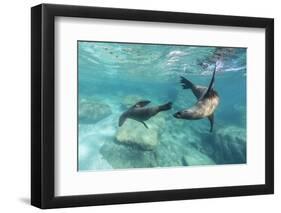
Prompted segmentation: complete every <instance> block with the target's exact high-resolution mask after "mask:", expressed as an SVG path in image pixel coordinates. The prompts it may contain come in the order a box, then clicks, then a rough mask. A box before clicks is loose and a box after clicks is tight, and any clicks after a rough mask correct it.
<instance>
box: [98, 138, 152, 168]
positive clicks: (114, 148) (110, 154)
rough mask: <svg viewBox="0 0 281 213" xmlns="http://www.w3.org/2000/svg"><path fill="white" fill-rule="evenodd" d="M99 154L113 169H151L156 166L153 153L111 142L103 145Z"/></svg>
mask: <svg viewBox="0 0 281 213" xmlns="http://www.w3.org/2000/svg"><path fill="white" fill-rule="evenodd" d="M100 153H101V154H102V156H103V158H104V159H105V160H106V161H107V162H108V163H109V164H110V165H111V166H112V168H114V169H128V168H151V167H156V166H157V161H156V157H155V153H154V151H144V150H141V149H136V148H135V147H131V146H124V145H122V144H120V143H116V142H113V141H108V143H105V144H104V145H103V146H102V147H101V149H100Z"/></svg>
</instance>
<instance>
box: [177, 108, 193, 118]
mask: <svg viewBox="0 0 281 213" xmlns="http://www.w3.org/2000/svg"><path fill="white" fill-rule="evenodd" d="M173 116H174V117H175V118H178V119H187V120H191V119H193V117H194V112H193V111H192V110H189V109H186V110H183V111H178V112H176V113H175V114H173Z"/></svg>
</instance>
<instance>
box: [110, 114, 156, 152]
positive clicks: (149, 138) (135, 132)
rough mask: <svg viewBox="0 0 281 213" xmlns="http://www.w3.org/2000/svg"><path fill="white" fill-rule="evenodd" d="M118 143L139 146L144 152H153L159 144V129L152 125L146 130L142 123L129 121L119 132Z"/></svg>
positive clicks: (117, 134) (117, 133) (117, 135)
mask: <svg viewBox="0 0 281 213" xmlns="http://www.w3.org/2000/svg"><path fill="white" fill-rule="evenodd" d="M115 138H116V141H117V142H119V143H122V144H126V145H132V146H137V147H139V148H141V149H143V150H153V149H154V148H155V147H156V146H157V145H158V143H159V140H158V128H157V126H155V125H150V126H149V128H148V129H147V128H145V127H144V125H143V124H142V123H140V122H137V121H134V120H131V119H127V120H126V122H125V123H124V124H123V125H122V126H121V127H120V128H119V129H118V130H117V132H116V137H115Z"/></svg>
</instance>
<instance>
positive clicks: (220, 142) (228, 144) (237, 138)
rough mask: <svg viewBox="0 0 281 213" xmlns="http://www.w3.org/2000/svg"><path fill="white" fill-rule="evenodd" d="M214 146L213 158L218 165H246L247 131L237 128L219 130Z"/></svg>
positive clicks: (230, 127)
mask: <svg viewBox="0 0 281 213" xmlns="http://www.w3.org/2000/svg"><path fill="white" fill-rule="evenodd" d="M212 146H213V151H214V153H213V158H214V159H215V161H216V162H217V163H219V164H224V163H234V164H235V163H246V130H245V129H243V128H240V127H237V126H227V127H224V128H221V129H218V130H217V132H216V134H215V136H214V140H213V142H212Z"/></svg>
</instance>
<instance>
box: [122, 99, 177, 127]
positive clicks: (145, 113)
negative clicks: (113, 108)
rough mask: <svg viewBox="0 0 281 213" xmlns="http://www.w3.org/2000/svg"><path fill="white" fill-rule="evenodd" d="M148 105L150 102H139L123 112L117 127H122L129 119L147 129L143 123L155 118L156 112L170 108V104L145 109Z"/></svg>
mask: <svg viewBox="0 0 281 213" xmlns="http://www.w3.org/2000/svg"><path fill="white" fill-rule="evenodd" d="M149 103H150V101H147V100H144V101H139V102H137V103H136V104H135V105H133V106H132V107H130V108H129V109H128V110H127V111H126V112H123V114H122V115H121V116H120V118H119V126H122V125H123V123H124V122H125V121H126V119H127V118H130V119H133V120H136V121H139V122H141V123H142V124H143V125H144V126H145V127H146V128H148V126H147V125H146V123H144V121H146V120H148V119H149V118H151V117H153V116H155V115H156V114H157V113H158V112H161V111H166V110H170V109H171V108H172V102H168V103H166V104H163V105H160V106H155V107H145V106H146V105H148V104H149Z"/></svg>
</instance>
